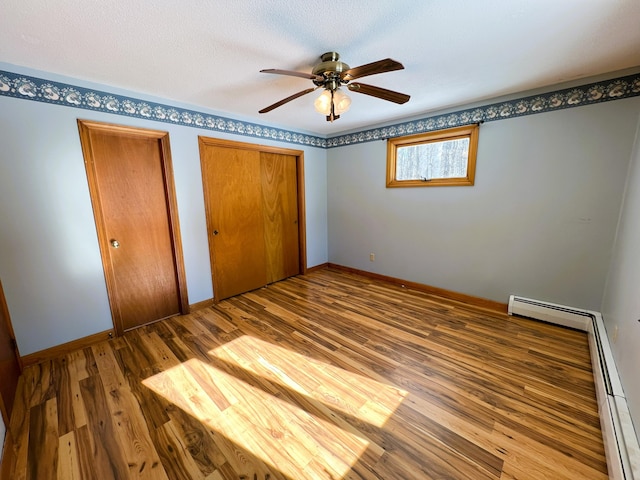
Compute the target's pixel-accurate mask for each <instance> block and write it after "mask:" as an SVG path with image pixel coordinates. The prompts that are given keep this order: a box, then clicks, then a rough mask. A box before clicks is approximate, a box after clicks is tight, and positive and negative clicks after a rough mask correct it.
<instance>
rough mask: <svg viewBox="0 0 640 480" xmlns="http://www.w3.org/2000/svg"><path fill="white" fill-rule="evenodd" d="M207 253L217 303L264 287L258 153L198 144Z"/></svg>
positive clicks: (263, 251)
mask: <svg viewBox="0 0 640 480" xmlns="http://www.w3.org/2000/svg"><path fill="white" fill-rule="evenodd" d="M201 155H202V157H201V159H202V178H203V183H204V185H206V187H205V189H204V194H205V204H206V207H207V208H206V210H207V226H208V230H209V232H208V236H209V253H210V256H211V263H212V265H211V267H212V275H213V289H214V296H215V298H216V299H217V300H221V299H223V298H227V297H232V296H234V295H237V294H239V293H242V292H247V291H249V290H254V289H256V288H259V287H262V286H263V285H265V284H266V283H267V275H266V271H265V269H264V265H265V263H266V252H265V248H264V221H263V218H262V195H261V179H260V152H257V151H248V150H239V149H234V148H225V147H218V146H206V147H205V148H202V146H201Z"/></svg>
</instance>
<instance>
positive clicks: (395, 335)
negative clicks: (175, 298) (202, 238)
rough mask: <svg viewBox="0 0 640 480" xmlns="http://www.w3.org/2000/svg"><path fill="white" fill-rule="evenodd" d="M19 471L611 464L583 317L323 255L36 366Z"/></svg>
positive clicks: (474, 475) (200, 472) (553, 469)
mask: <svg viewBox="0 0 640 480" xmlns="http://www.w3.org/2000/svg"><path fill="white" fill-rule="evenodd" d="M11 428H12V431H13V434H14V437H15V443H16V447H15V448H16V465H15V471H14V475H13V477H12V478H15V479H16V480H22V479H33V480H35V479H37V480H48V479H100V480H109V479H118V480H120V479H139V478H140V479H207V480H221V479H229V480H240V479H245V480H265V479H269V480H285V479H286V480H303V479H394V480H396V479H431V478H432V479H474V480H483V479H487V480H489V479H519V480H522V479H554V480H561V479H572V480H573V479H604V478H607V474H606V471H607V470H606V463H605V458H604V449H603V445H602V435H601V432H600V424H599V419H598V410H597V404H596V400H595V391H594V385H593V379H592V373H591V366H590V360H589V349H588V344H587V337H586V334H584V333H582V332H577V331H573V330H568V329H563V328H560V327H555V326H551V325H547V324H544V323H539V322H534V321H530V320H526V319H519V318H513V317H508V316H507V315H502V314H499V313H492V312H487V311H482V310H479V309H474V308H473V307H469V306H465V305H463V304H460V303H455V302H452V301H447V300H443V299H439V298H436V297H434V296H430V295H427V294H424V293H420V292H416V291H412V290H408V289H404V288H401V287H399V286H395V285H390V284H385V283H382V282H377V281H372V280H369V279H366V278H363V277H359V276H357V275H353V274H349V273H346V272H338V271H331V270H321V271H317V272H314V273H312V274H310V275H306V276H299V277H295V278H290V279H288V280H285V281H282V282H279V283H277V284H273V285H270V286H269V287H268V288H263V289H260V290H257V291H254V292H250V293H247V294H244V295H240V296H238V297H234V298H230V299H228V300H225V301H223V302H221V303H219V304H218V305H215V306H213V307H211V308H207V309H203V310H200V311H197V312H194V313H192V314H190V315H186V316H180V317H174V318H171V319H168V320H165V321H162V322H158V323H156V324H153V325H150V326H146V327H142V328H140V329H137V330H134V331H130V332H128V333H126V334H125V335H124V336H123V337H120V338H117V339H115V340H111V341H108V342H103V343H99V344H96V345H94V346H92V347H90V348H85V349H83V350H79V351H75V352H73V353H70V354H68V355H66V356H65V357H62V358H59V359H57V360H54V361H51V362H47V363H44V364H41V365H37V366H33V367H29V368H27V369H26V370H25V372H24V375H23V377H22V378H21V381H20V385H19V387H18V396H17V400H16V405H15V413H14V417H13V418H12V422H11Z"/></svg>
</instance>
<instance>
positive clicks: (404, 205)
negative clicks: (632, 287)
mask: <svg viewBox="0 0 640 480" xmlns="http://www.w3.org/2000/svg"><path fill="white" fill-rule="evenodd" d="M639 111H640V99H638V98H631V99H626V100H620V101H616V102H609V103H601V104H595V105H590V106H585V107H579V108H573V109H567V110H560V111H555V112H549V113H542V114H538V115H531V116H526V117H520V118H513V119H509V120H501V121H496V122H491V123H486V124H483V125H482V126H481V127H480V140H479V147H478V159H477V169H476V183H475V186H473V187H425V188H393V189H392V188H385V166H386V142H384V141H376V142H370V143H365V144H361V145H352V146H346V147H339V148H334V149H330V150H329V152H328V160H327V162H328V185H329V191H328V205H329V206H328V218H329V226H328V231H329V261H330V262H332V263H337V264H341V265H346V266H350V267H354V268H358V269H362V270H367V271H371V272H376V273H380V274H384V275H388V276H392V277H397V278H401V279H404V280H410V281H414V282H419V283H423V284H427V285H431V286H435V287H440V288H445V289H448V290H452V291H455V292H461V293H465V294H468V295H475V296H478V297H483V298H487V299H491V300H495V301H499V302H504V303H506V302H507V301H508V296H509V294H512V293H516V294H519V295H523V296H528V297H533V298H537V299H540V300H546V301H551V302H555V303H561V304H566V305H571V306H574V307H579V308H587V309H592V310H598V309H599V308H600V300H601V298H602V292H603V290H604V283H605V278H606V274H607V270H608V267H609V262H610V252H611V248H612V246H613V240H614V235H615V229H616V223H617V219H618V213H619V210H620V205H621V200H622V190H623V187H624V182H625V177H626V174H627V167H628V163H629V158H630V155H631V150H632V146H633V138H634V131H635V126H636V123H637V116H638V112H639ZM370 252H373V253H375V254H376V257H375V262H373V263H372V262H370V261H369V253H370Z"/></svg>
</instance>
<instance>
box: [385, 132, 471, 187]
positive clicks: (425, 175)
mask: <svg viewBox="0 0 640 480" xmlns="http://www.w3.org/2000/svg"><path fill="white" fill-rule="evenodd" d="M468 158H469V138H460V139H456V140H446V141H436V142H430V143H423V144H420V145H409V146H403V147H399V148H398V150H397V158H396V180H430V179H432V178H462V177H466V176H467V163H468Z"/></svg>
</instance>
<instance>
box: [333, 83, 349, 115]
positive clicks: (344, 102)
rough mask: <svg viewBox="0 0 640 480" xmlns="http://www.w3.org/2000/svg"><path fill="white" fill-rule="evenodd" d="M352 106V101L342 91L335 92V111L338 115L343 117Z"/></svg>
mask: <svg viewBox="0 0 640 480" xmlns="http://www.w3.org/2000/svg"><path fill="white" fill-rule="evenodd" d="M350 106H351V99H350V98H349V96H348V95H347V94H346V93H344V92H343V91H342V90H340V89H338V90H336V91H335V92H333V111H334V112H335V113H336V115H342V114H343V113H344V112H346V111H347V110H349V107H350Z"/></svg>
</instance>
